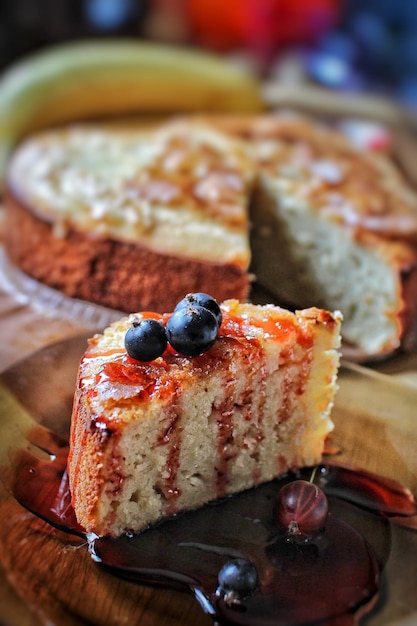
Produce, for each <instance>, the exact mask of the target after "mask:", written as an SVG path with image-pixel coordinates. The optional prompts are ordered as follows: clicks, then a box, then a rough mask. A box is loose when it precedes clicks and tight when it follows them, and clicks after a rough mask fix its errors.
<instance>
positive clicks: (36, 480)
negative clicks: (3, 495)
mask: <svg viewBox="0 0 417 626" xmlns="http://www.w3.org/2000/svg"><path fill="white" fill-rule="evenodd" d="M44 433H48V434H47V436H46V439H47V441H45V445H44V446H42V445H41V446H40V447H43V448H44V449H46V450H48V445H49V449H51V447H50V446H51V443H52V449H54V454H53V455H51V457H50V458H49V459H48V460H41V459H40V458H38V457H36V456H34V455H32V454H31V453H29V452H27V451H23V450H21V451H20V453H19V455H18V457H17V459H16V464H15V472H14V496H15V498H16V499H17V500H18V501H19V502H20V503H21V504H22V505H23V506H24V507H26V508H27V509H29V510H30V511H31V512H33V513H34V514H36V515H37V516H39V517H41V518H42V519H44V520H46V521H47V522H49V524H51V525H52V526H54V527H56V528H58V529H60V530H64V531H65V532H69V533H74V534H77V535H81V536H83V537H85V536H86V535H85V533H84V531H83V529H82V528H81V527H80V526H79V525H78V524H77V522H76V519H75V515H74V511H73V509H72V507H71V501H70V494H69V489H68V481H67V474H66V458H67V452H68V448H67V444H66V442H64V441H62V440H60V439H59V438H57V437H55V436H54V435H51V433H49V432H48V431H44ZM38 435H39V432H38ZM37 445H39V443H38V442H37ZM317 469H318V471H316V476H315V482H316V483H317V484H318V485H320V486H321V487H322V488H323V489H324V491H325V493H326V494H327V497H328V500H329V509H330V513H329V517H328V520H327V523H326V527H325V530H324V532H323V533H321V534H320V535H319V536H317V537H316V538H315V539H313V540H311V541H310V542H308V543H305V544H298V543H295V542H293V541H290V540H288V539H287V538H286V537H285V536H283V535H282V534H280V532H279V529H278V528H277V527H276V526H275V524H274V519H273V513H272V511H273V505H274V500H275V498H276V495H277V493H278V491H279V489H280V488H281V487H282V485H284V484H285V483H286V482H288V481H290V480H294V478H298V477H302V478H305V479H309V478H310V476H311V471H312V470H311V469H306V470H303V471H302V472H300V473H299V474H297V476H295V475H286V476H284V477H282V478H280V479H277V480H274V481H271V482H269V483H266V484H264V485H261V486H259V487H256V488H254V489H251V490H248V491H246V492H243V493H241V494H239V495H236V496H233V497H229V498H225V499H223V500H221V501H218V502H216V503H213V504H209V505H206V506H205V507H203V508H201V509H198V510H196V511H191V512H187V513H183V514H179V515H177V516H175V517H173V518H171V519H168V520H165V521H164V522H161V523H159V524H156V525H154V526H152V527H151V528H149V529H148V530H146V531H145V532H143V533H141V534H138V535H132V536H128V535H125V536H123V537H120V538H118V539H112V538H109V537H97V536H95V535H87V536H86V538H87V540H88V545H89V550H90V554H91V556H92V558H93V559H94V560H95V561H96V562H98V563H100V564H101V565H103V566H105V567H106V568H108V569H109V570H110V571H111V572H113V573H114V574H115V575H117V576H120V577H122V578H126V579H129V580H133V581H137V582H140V583H144V582H146V583H153V584H171V585H177V584H180V585H185V586H187V587H189V588H190V589H191V590H192V591H193V593H194V595H195V597H196V598H197V600H198V601H199V603H200V605H201V607H202V608H203V610H204V611H205V612H206V613H208V614H210V615H212V616H213V617H214V618H215V619H216V620H217V621H220V622H228V623H232V624H239V625H241V626H244V625H248V626H266V625H269V626H272V625H274V626H280V625H282V626H284V625H286V626H289V625H292V626H295V625H301V624H313V623H314V624H322V625H326V626H329V625H332V626H336V625H337V626H339V625H340V626H342V625H343V626H348V625H350V624H356V623H357V622H358V619H359V617H360V616H362V615H364V614H367V613H369V612H370V611H371V610H372V608H373V607H374V605H375V603H376V601H377V598H378V592H379V589H380V585H381V573H382V570H383V568H384V565H385V563H386V561H387V559H388V555H389V551H390V536H391V535H390V522H389V520H390V518H391V519H392V518H394V519H395V517H398V518H399V519H401V522H402V523H403V524H405V525H409V526H410V527H414V528H416V521H415V520H416V518H415V517H414V518H413V516H416V515H417V502H416V500H415V498H414V497H413V495H412V494H411V493H410V492H409V491H408V490H407V489H406V488H404V487H402V486H401V485H400V484H399V483H397V482H395V481H392V480H390V479H386V478H382V477H379V476H377V475H375V474H372V473H369V472H366V471H363V470H356V469H352V468H349V467H345V466H340V465H331V464H323V465H320V466H319V467H318V468H317ZM235 557H242V558H245V559H249V560H250V561H252V563H253V564H254V565H255V567H256V568H257V572H258V576H259V581H260V582H259V586H258V588H257V589H256V591H255V592H254V593H253V594H252V595H251V596H250V597H247V598H244V599H243V600H242V601H241V602H240V604H237V605H231V604H230V603H229V604H228V603H227V602H225V599H224V597H223V595H222V594H221V593H219V591H218V582H217V576H218V572H219V570H220V569H221V567H222V566H223V565H224V564H225V563H226V562H227V561H229V560H230V559H232V558H235Z"/></svg>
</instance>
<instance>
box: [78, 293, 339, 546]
mask: <svg viewBox="0 0 417 626" xmlns="http://www.w3.org/2000/svg"><path fill="white" fill-rule="evenodd" d="M221 309H222V315H223V322H222V324H221V326H220V330H219V336H218V338H217V340H216V341H215V343H214V345H213V346H212V347H211V348H210V349H209V350H208V351H207V352H205V353H204V354H201V355H199V356H196V357H185V356H181V355H180V354H178V353H177V352H175V351H174V350H173V349H172V347H171V346H170V345H168V348H167V349H166V350H165V352H164V353H163V355H162V357H159V358H157V359H155V360H154V361H151V362H147V363H144V362H139V361H136V360H134V359H132V358H131V357H129V356H128V354H127V352H126V351H125V347H124V337H125V334H126V331H127V330H128V328H129V327H130V325H131V323H132V320H133V319H135V320H138V319H141V318H142V317H149V316H151V317H153V318H155V319H160V320H162V321H163V323H166V321H167V320H168V318H169V315H164V316H160V315H158V314H149V313H143V314H135V315H131V316H130V317H126V318H124V319H122V320H120V321H118V322H116V323H114V324H112V325H111V326H110V327H108V328H107V329H106V330H105V331H104V333H103V334H101V335H96V336H94V337H93V338H92V339H90V341H89V346H88V349H87V351H86V353H85V355H84V356H83V358H82V360H81V363H80V369H79V375H78V384H77V390H76V394H75V401H74V408H73V414H72V423H71V440H70V455H69V461H68V471H69V479H70V487H71V493H72V501H73V506H74V509H75V512H76V515H77V518H78V521H79V522H80V523H81V524H82V526H83V527H84V528H85V529H86V530H87V531H88V532H95V533H97V534H98V535H104V534H109V535H112V536H118V535H120V534H123V533H124V532H138V531H141V530H143V529H145V528H146V527H147V526H148V525H150V524H152V523H154V522H156V521H158V520H160V519H162V518H164V517H167V516H171V515H173V514H175V513H178V512H180V511H184V510H190V509H194V508H196V507H199V506H202V505H203V504H205V503H207V502H209V501H211V500H214V499H217V498H220V497H223V496H226V495H228V494H232V493H236V492H239V491H242V490H245V489H248V488H250V487H252V486H254V485H257V484H259V483H262V482H265V481H268V480H271V479H273V478H274V477H276V476H278V475H280V474H282V473H284V472H286V471H288V470H295V469H296V468H299V467H303V466H310V465H313V464H316V463H318V462H319V461H320V460H321V456H322V452H323V445H324V440H325V438H326V436H327V434H328V433H329V431H331V429H332V428H333V424H332V421H331V419H330V411H331V408H332V405H333V401H334V396H335V392H336V389H337V369H338V364H339V353H338V348H339V345H340V324H341V315H340V313H338V312H336V313H330V312H328V311H325V310H321V309H315V308H311V309H308V310H303V311H298V312H296V313H291V312H289V311H287V310H285V309H282V308H279V307H276V306H272V305H265V306H257V305H253V304H242V303H239V302H238V301H236V300H228V301H226V302H224V303H223V304H222V305H221Z"/></svg>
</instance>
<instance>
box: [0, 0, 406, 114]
mask: <svg viewBox="0 0 417 626" xmlns="http://www.w3.org/2000/svg"><path fill="white" fill-rule="evenodd" d="M120 36H129V37H133V38H146V39H149V40H155V41H160V42H168V43H179V44H184V45H187V46H195V47H199V48H203V49H209V50H213V51H216V52H219V53H221V54H224V55H227V56H228V57H233V58H235V59H238V60H239V61H240V62H242V63H246V64H248V65H249V66H250V67H251V68H252V69H253V70H254V71H256V72H257V73H258V74H259V75H260V76H263V77H268V78H269V77H276V78H278V79H280V80H287V81H307V82H311V83H313V84H317V85H322V86H325V87H328V88H331V89H334V90H340V91H345V92H372V93H374V94H381V95H384V96H388V97H390V98H394V99H395V100H397V101H398V102H400V103H401V104H404V105H405V106H407V107H411V108H417V0H12V1H10V0H0V69H3V68H5V67H6V66H8V65H9V64H10V63H11V62H12V61H13V60H15V59H17V58H19V57H22V56H23V55H26V54H27V53H29V52H31V51H33V50H36V49H39V48H42V47H45V46H47V45H49V44H52V43H56V42H62V41H68V40H74V39H81V38H86V37H89V38H91V37H100V38H104V37H120Z"/></svg>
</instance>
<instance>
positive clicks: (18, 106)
mask: <svg viewBox="0 0 417 626" xmlns="http://www.w3.org/2000/svg"><path fill="white" fill-rule="evenodd" d="M263 108H264V104H263V101H262V96H261V88H260V86H259V84H258V82H257V81H256V79H255V78H254V77H252V76H251V75H249V74H248V73H246V72H244V71H242V70H240V69H238V68H236V67H234V66H232V65H231V64H229V63H228V62H227V61H226V60H224V59H222V58H219V57H217V56H215V55H213V54H211V53H207V52H202V51H197V50H194V49H190V48H185V47H172V46H168V45H163V44H159V43H152V42H148V41H141V40H106V41H104V40H86V41H76V42H73V43H68V44H61V45H55V46H51V47H49V48H46V49H45V50H43V51H41V52H37V53H35V54H33V55H31V56H28V57H25V58H23V59H22V60H20V61H18V62H16V63H15V64H14V65H12V66H11V67H10V68H9V69H8V70H6V71H5V72H4V73H3V75H2V76H1V77H0V186H2V185H3V182H4V174H5V169H6V166H7V161H8V158H9V156H10V152H11V150H12V149H13V147H14V146H15V145H16V143H17V142H18V141H19V140H20V139H21V138H22V137H24V136H26V135H27V134H29V133H31V132H34V131H35V130H39V129H42V128H48V127H51V126H55V125H58V124H61V123H65V122H70V121H81V120H86V119H92V118H95V119H98V118H103V117H108V116H114V115H117V116H120V115H124V114H137V113H139V114H142V113H143V114H152V115H155V114H164V113H174V112H210V111H211V112H214V111H222V112H256V111H259V110H261V109H263Z"/></svg>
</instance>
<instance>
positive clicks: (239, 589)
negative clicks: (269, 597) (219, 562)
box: [218, 558, 259, 604]
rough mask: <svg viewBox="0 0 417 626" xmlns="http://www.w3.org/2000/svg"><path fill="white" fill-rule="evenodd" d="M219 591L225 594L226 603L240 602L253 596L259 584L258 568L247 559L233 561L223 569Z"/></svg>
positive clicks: (220, 574)
mask: <svg viewBox="0 0 417 626" xmlns="http://www.w3.org/2000/svg"><path fill="white" fill-rule="evenodd" d="M218 583H219V588H218V591H219V592H220V593H222V594H224V600H225V602H226V603H232V604H233V603H235V602H237V603H238V602H240V600H242V599H243V598H247V597H248V596H250V595H252V594H253V592H254V591H255V589H256V588H257V586H258V584H259V579H258V572H257V571H256V567H255V566H254V565H253V563H251V562H250V561H248V560H246V559H241V558H238V559H233V560H232V561H229V562H228V563H226V564H225V565H223V567H222V568H221V570H220V572H219V576H218Z"/></svg>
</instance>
